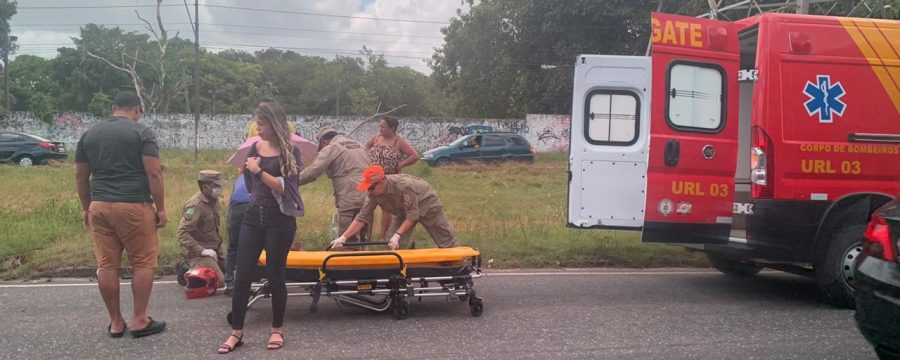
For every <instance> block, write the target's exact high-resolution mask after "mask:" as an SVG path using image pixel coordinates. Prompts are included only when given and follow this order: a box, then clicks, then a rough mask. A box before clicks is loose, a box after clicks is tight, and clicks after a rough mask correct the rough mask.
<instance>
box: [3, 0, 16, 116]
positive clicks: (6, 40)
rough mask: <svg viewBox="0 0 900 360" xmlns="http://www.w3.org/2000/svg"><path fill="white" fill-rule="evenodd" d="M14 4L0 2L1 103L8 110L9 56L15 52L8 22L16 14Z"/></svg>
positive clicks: (12, 2)
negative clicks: (2, 102)
mask: <svg viewBox="0 0 900 360" xmlns="http://www.w3.org/2000/svg"><path fill="white" fill-rule="evenodd" d="M16 6H17V4H16V2H15V1H9V0H0V56H2V58H3V101H4V104H6V106H5V108H7V109H8V108H9V107H10V104H9V74H8V73H7V71H6V69H7V68H8V67H9V55H10V54H11V53H12V51H13V50H15V45H14V44H13V43H12V41H11V40H12V39H11V38H10V37H9V20H10V19H12V17H13V15H15V14H16Z"/></svg>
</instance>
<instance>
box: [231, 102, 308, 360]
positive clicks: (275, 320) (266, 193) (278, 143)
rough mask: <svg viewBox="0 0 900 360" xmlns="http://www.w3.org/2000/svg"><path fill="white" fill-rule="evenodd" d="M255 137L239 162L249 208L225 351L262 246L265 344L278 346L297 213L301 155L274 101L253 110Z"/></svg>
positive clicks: (238, 332)
mask: <svg viewBox="0 0 900 360" xmlns="http://www.w3.org/2000/svg"><path fill="white" fill-rule="evenodd" d="M256 125H257V128H258V129H259V136H260V139H261V140H260V141H258V142H256V143H254V144H253V145H252V146H250V148H249V150H248V158H247V160H246V161H245V164H244V170H243V171H244V175H243V176H244V179H245V183H246V185H247V191H248V192H249V193H250V207H249V208H248V209H247V214H246V215H245V216H244V222H243V224H241V231H240V240H239V241H238V255H237V257H238V261H237V276H236V279H235V284H234V294H233V297H232V301H231V310H232V331H231V335H229V336H228V339H226V341H225V342H224V343H222V345H220V346H219V348H218V352H219V353H220V354H227V353H230V352H232V351H234V349H235V348H237V347H238V346H241V345H242V344H243V336H244V332H243V329H244V317H245V315H246V312H247V301H248V298H249V296H250V284H251V282H252V281H253V277H254V273H255V270H256V267H257V265H256V264H257V260H258V259H259V255H260V253H261V252H262V250H263V249H265V250H266V258H267V261H266V279H267V280H268V282H269V287H270V291H271V293H272V332H271V335H270V336H269V341H268V343H267V346H266V348H267V349H269V350H276V349H280V348H282V347H283V346H284V330H283V327H282V326H283V324H284V312H285V307H286V306H285V305H286V302H287V288H286V287H285V279H284V272H285V263H286V262H287V254H288V251H289V250H290V247H291V243H292V242H293V241H294V234H295V232H296V231H297V221H296V219H295V217H296V216H303V200H302V199H301V197H300V191H299V175H300V163H301V155H300V149H299V148H298V147H297V146H294V144H293V143H292V142H291V133H290V132H288V126H287V117H286V116H285V113H284V110H282V109H281V107H280V106H278V105H277V104H274V103H267V104H260V106H259V107H258V108H257V109H256Z"/></svg>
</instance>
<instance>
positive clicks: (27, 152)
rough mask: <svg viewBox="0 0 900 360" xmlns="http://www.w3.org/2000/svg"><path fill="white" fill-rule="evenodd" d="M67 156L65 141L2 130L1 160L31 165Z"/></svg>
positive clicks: (0, 138) (0, 137) (63, 158)
mask: <svg viewBox="0 0 900 360" xmlns="http://www.w3.org/2000/svg"><path fill="white" fill-rule="evenodd" d="M66 157H67V155H66V144H64V143H61V142H54V141H50V140H47V139H44V138H42V137H40V136H35V135H29V134H25V133H20V132H0V162H4V163H14V164H18V165H19V166H31V165H38V164H43V163H45V162H46V161H47V160H65V159H66Z"/></svg>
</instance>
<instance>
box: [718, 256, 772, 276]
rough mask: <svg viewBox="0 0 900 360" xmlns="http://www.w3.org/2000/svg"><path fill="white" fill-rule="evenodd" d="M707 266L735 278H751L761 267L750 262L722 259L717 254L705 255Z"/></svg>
mask: <svg viewBox="0 0 900 360" xmlns="http://www.w3.org/2000/svg"><path fill="white" fill-rule="evenodd" d="M706 258H707V259H709V264H710V265H712V267H714V268H716V270H719V271H720V272H722V273H723V274H725V275H729V276H736V277H751V276H753V275H756V274H757V273H759V271H760V270H762V266H759V265H756V264H754V263H751V262H744V261H740V260H737V259H732V258H727V257H723V256H721V255H717V254H711V253H706Z"/></svg>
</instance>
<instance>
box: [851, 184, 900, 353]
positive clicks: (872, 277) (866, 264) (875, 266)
mask: <svg viewBox="0 0 900 360" xmlns="http://www.w3.org/2000/svg"><path fill="white" fill-rule="evenodd" d="M898 239H900V197H897V198H895V199H894V200H893V201H891V202H888V203H887V204H885V205H884V206H882V207H880V208H878V210H876V211H875V212H874V213H873V214H872V218H871V220H870V221H869V225H868V226H867V227H866V232H865V234H864V235H863V241H862V244H863V249H862V253H861V254H860V256H859V257H858V258H857V259H856V264H855V267H856V269H855V274H854V276H855V284H856V294H855V296H856V325H857V326H859V331H860V332H862V334H863V336H865V338H866V340H868V341H869V343H871V344H872V346H874V347H875V353H877V354H878V357H879V358H882V359H900V263H898V256H897V245H898V243H897V242H898Z"/></svg>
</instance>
